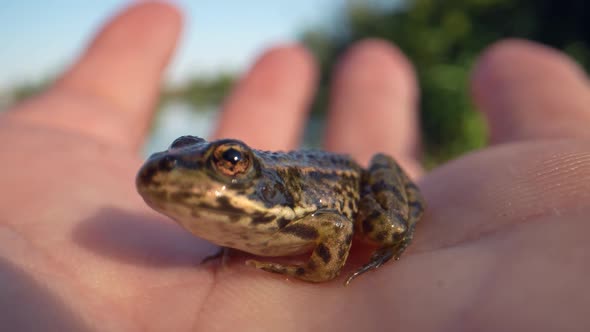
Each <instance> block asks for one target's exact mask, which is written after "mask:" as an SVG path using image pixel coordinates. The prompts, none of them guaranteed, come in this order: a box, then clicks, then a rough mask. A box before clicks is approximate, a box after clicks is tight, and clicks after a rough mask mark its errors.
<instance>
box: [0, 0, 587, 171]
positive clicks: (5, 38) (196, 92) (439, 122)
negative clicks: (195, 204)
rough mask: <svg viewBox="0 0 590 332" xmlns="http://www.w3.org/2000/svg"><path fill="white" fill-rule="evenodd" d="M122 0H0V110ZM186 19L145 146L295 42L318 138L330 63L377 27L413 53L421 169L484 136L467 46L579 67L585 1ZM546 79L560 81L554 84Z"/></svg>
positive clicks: (415, 3)
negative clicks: (554, 52)
mask: <svg viewBox="0 0 590 332" xmlns="http://www.w3.org/2000/svg"><path fill="white" fill-rule="evenodd" d="M127 3H128V1H122V0H102V1H100V2H99V1H93V2H82V1H74V0H55V1H52V2H51V5H48V3H47V2H41V1H30V0H29V1H26V0H25V1H19V2H16V1H12V2H4V3H3V4H2V10H0V40H2V42H3V44H4V45H3V48H2V51H0V110H6V109H8V108H9V107H10V105H13V104H14V103H17V102H18V101H19V100H22V99H23V98H26V97H28V96H30V95H33V94H35V93H36V92H37V91H39V90H40V89H42V88H43V87H45V86H46V85H47V84H50V83H51V81H52V79H53V78H54V77H55V76H56V75H57V74H59V72H60V71H61V70H63V69H64V68H65V67H66V66H67V65H68V64H69V63H71V62H72V61H73V59H75V58H76V56H77V55H78V54H79V53H80V52H81V51H82V50H83V49H84V47H85V45H86V44H87V43H88V42H89V40H90V38H91V37H92V36H93V34H94V33H95V32H96V30H97V29H98V28H99V27H100V26H101V25H102V23H104V21H105V19H107V18H108V17H110V16H111V15H112V14H114V13H116V12H117V11H118V10H120V9H121V8H123V7H124V6H126V5H127ZM176 3H178V5H179V6H180V7H181V8H182V9H183V11H184V12H185V16H186V27H185V31H184V35H183V39H182V41H181V44H180V46H179V50H178V54H177V55H176V57H175V58H174V59H173V62H172V64H171V66H170V68H169V70H168V74H167V78H166V82H165V85H164V87H163V90H162V96H161V102H160V104H159V106H158V115H157V117H156V122H155V123H154V126H153V131H152V134H151V136H150V138H149V140H148V142H147V143H146V147H145V153H146V154H147V153H149V152H152V151H155V150H159V149H163V148H165V147H166V146H167V145H168V144H169V143H170V142H171V141H172V140H173V139H174V138H176V137H177V136H179V135H182V134H188V133H191V134H194V135H200V136H207V135H208V134H209V133H210V131H211V129H212V128H213V126H214V125H215V120H216V111H217V110H218V108H219V106H220V104H221V102H222V100H223V98H224V96H225V95H226V94H227V93H228V91H229V89H230V88H231V86H232V84H233V82H234V81H235V80H236V78H237V77H239V76H240V74H241V73H243V72H244V71H245V70H246V69H247V68H248V66H249V65H250V64H251V63H252V62H253V61H254V60H255V58H256V57H257V56H258V55H259V54H260V53H261V52H262V51H263V50H264V49H266V48H268V47H270V46H272V45H276V44H281V43H286V42H294V41H300V42H302V43H304V44H305V45H307V46H308V47H309V48H310V49H311V50H312V52H313V53H314V54H315V55H316V57H317V59H318V61H319V62H320V64H321V74H322V75H321V82H320V87H319V89H318V90H317V95H316V100H315V102H314V104H313V111H312V115H311V118H310V122H309V126H308V129H307V132H306V136H305V143H304V144H305V145H306V146H309V147H316V146H318V144H319V142H320V140H321V137H322V126H323V121H324V115H325V111H326V105H327V91H328V85H329V80H330V72H331V70H332V67H333V65H334V63H335V60H336V59H337V58H338V57H339V55H340V54H342V52H343V51H344V50H345V49H346V48H347V47H348V46H349V45H350V44H352V43H354V42H355V41H357V40H359V39H363V38H366V37H379V38H384V39H387V40H390V41H392V42H393V43H395V44H396V45H398V46H399V47H400V48H401V49H402V50H403V51H404V52H405V53H406V55H408V57H409V58H410V59H411V60H412V62H413V63H414V66H415V67H416V70H417V74H418V76H419V81H420V87H421V101H420V102H421V112H422V113H421V124H422V132H423V137H424V146H425V152H426V156H425V162H426V165H427V167H433V166H436V165H437V164H439V163H441V162H443V161H445V160H448V159H450V158H453V157H454V156H457V155H459V154H461V153H464V152H465V151H469V150H473V149H476V148H478V147H480V146H482V145H484V144H485V140H486V132H485V126H484V124H483V122H482V119H481V117H480V115H479V114H478V113H477V112H476V111H475V110H474V107H473V105H472V104H471V101H470V99H469V96H468V93H469V90H468V82H469V72H470V70H471V67H472V65H473V63H474V60H475V58H476V57H477V55H478V54H479V53H480V52H481V51H482V50H483V49H484V48H485V47H486V46H488V45H490V44H491V43H493V42H494V41H497V40H499V39H502V38H506V37H521V38H527V39H530V40H535V41H538V42H541V43H544V44H547V45H550V46H553V47H555V48H558V49H561V50H563V51H564V52H566V53H567V54H569V55H570V56H572V57H573V58H575V59H576V60H577V61H578V62H579V63H580V64H581V65H582V66H584V67H585V68H586V70H588V66H590V23H588V22H590V8H589V7H590V6H589V5H588V2H586V1H583V0H579V1H576V0H569V1H559V2H557V1H550V0H534V1H533V0H447V1H438V0H390V1H383V0H366V1H351V0H324V1H315V0H299V1H271V0H259V1H243V2H237V1H233V2H228V1H225V2H220V1H213V0H210V1H206V0H198V1H189V0H185V1H182V0H178V1H176ZM556 84H559V83H558V82H556Z"/></svg>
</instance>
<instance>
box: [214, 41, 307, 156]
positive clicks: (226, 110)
mask: <svg viewBox="0 0 590 332" xmlns="http://www.w3.org/2000/svg"><path fill="white" fill-rule="evenodd" d="M316 79H317V68H316V63H315V60H314V59H313V57H312V55H311V53H310V52H309V51H308V50H307V49H306V48H305V47H303V46H301V45H297V44H288V45H278V46H275V47H272V48H271V49H269V50H267V51H265V52H264V53H263V54H261V56H260V57H259V58H258V59H257V60H256V62H255V63H254V64H253V65H252V67H251V69H250V70H249V71H248V72H247V73H246V74H245V75H244V77H243V78H242V79H240V80H239V81H238V83H237V84H236V86H235V87H234V89H233V90H232V92H231V93H230V95H229V96H228V98H227V100H226V102H225V104H224V107H223V112H222V113H221V118H220V121H219V127H218V128H217V131H216V132H215V134H214V135H213V136H214V137H215V138H221V137H231V138H238V139H243V140H244V141H246V142H248V144H249V145H251V146H254V147H256V148H261V149H269V150H284V149H293V148H296V147H297V146H298V145H299V142H300V139H301V135H302V132H303V127H304V120H305V118H306V114H307V111H308V107H309V104H310V102H311V99H312V96H313V93H314V87H315V81H316Z"/></svg>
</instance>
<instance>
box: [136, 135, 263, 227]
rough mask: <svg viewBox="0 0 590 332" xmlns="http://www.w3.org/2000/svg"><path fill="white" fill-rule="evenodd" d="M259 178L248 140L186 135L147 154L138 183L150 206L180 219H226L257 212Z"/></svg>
mask: <svg viewBox="0 0 590 332" xmlns="http://www.w3.org/2000/svg"><path fill="white" fill-rule="evenodd" d="M259 177H260V164H259V161H258V160H257V159H256V156H255V154H254V152H253V151H252V149H250V147H248V146H247V145H246V144H244V143H243V142H241V141H238V140H233V139H223V140H218V141H214V142H207V141H206V140H205V139H203V138H200V137H195V136H182V137H180V138H178V139H176V140H175V141H174V142H173V143H172V144H171V145H170V147H169V148H168V150H166V151H162V152H158V153H154V154H153V155H151V156H150V157H149V158H148V160H147V161H146V162H145V163H144V165H143V166H142V167H141V169H140V170H139V172H138V174H137V178H136V186H137V190H138V192H139V193H140V195H141V196H142V197H143V199H144V200H145V201H146V203H147V204H148V205H150V206H151V207H152V208H154V209H155V210H157V211H159V212H161V213H163V214H166V215H168V216H170V217H172V218H174V219H176V220H178V221H182V220H186V219H189V218H192V219H195V218H196V217H201V216H204V217H207V218H208V219H224V220H225V219H227V218H228V216H231V215H238V214H248V213H251V212H252V210H253V209H254V210H257V205H258V202H256V199H255V198H254V197H253V196H252V192H253V191H254V189H253V188H254V187H255V184H256V181H257V180H258V178H259ZM234 219H235V216H234Z"/></svg>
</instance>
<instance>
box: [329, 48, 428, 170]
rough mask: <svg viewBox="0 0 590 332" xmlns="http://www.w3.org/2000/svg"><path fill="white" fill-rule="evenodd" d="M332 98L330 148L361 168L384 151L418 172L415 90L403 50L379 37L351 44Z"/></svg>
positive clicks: (339, 69) (414, 80)
mask: <svg viewBox="0 0 590 332" xmlns="http://www.w3.org/2000/svg"><path fill="white" fill-rule="evenodd" d="M330 97H331V100H330V112H329V114H328V129H327V134H326V141H325V143H326V146H327V148H328V149H330V150H334V151H336V152H345V153H350V154H352V155H353V156H354V157H355V158H356V159H357V160H359V161H360V162H361V163H363V164H366V163H367V162H368V160H369V159H370V158H371V156H372V155H373V154H374V153H376V152H383V153H387V154H390V155H392V156H393V157H395V158H396V159H397V160H398V161H399V162H400V164H402V165H403V166H404V168H405V169H412V171H410V173H412V174H418V173H419V172H420V171H419V170H420V167H419V162H418V159H419V155H420V139H419V130H418V127H419V125H418V110H417V98H418V88H417V82H416V76H415V73H414V68H413V66H412V64H411V62H410V61H409V60H408V59H407V57H406V56H405V55H404V54H403V53H402V52H401V50H399V49H398V48H397V47H395V46H393V45H391V44H390V43H388V42H387V41H383V40H378V39H367V40H363V41H360V42H358V43H357V44H355V45H353V46H352V47H351V48H350V49H349V50H348V51H347V52H346V54H345V55H344V57H343V59H342V60H341V61H340V62H339V63H338V64H337V66H336V70H335V73H334V78H333V85H332V90H331V96H330Z"/></svg>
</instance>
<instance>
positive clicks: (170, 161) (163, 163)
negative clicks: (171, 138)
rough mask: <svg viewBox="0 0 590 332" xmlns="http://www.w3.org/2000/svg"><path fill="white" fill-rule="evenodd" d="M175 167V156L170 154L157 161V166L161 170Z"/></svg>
mask: <svg viewBox="0 0 590 332" xmlns="http://www.w3.org/2000/svg"><path fill="white" fill-rule="evenodd" d="M174 167H176V158H175V157H174V156H171V155H166V156H164V157H162V159H160V161H159V162H158V168H159V169H160V170H163V171H170V170H172V169H173V168H174Z"/></svg>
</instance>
